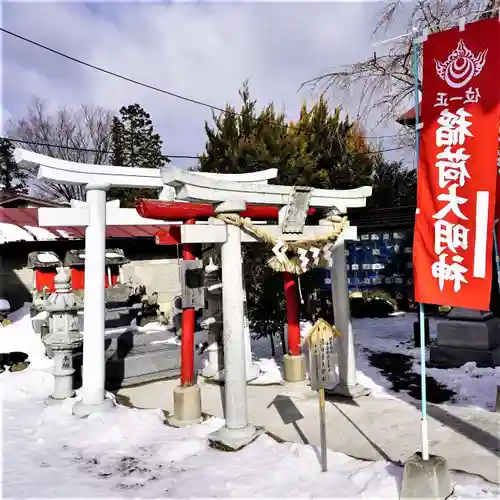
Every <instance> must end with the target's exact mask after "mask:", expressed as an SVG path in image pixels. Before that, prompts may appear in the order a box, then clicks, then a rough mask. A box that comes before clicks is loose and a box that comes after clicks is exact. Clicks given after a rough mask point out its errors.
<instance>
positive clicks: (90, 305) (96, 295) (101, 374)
mask: <svg viewBox="0 0 500 500" xmlns="http://www.w3.org/2000/svg"><path fill="white" fill-rule="evenodd" d="M109 187H110V186H109V184H87V186H86V191H87V205H88V214H89V221H88V226H87V228H86V229H85V296H84V319H83V360H84V363H83V367H82V399H81V401H78V402H77V403H76V404H75V405H74V406H73V414H74V415H76V416H77V417H80V418H84V417H88V416H89V415H91V414H92V413H96V412H101V411H105V410H108V409H109V408H111V407H112V406H113V400H112V399H110V398H108V397H106V391H105V389H104V387H105V381H106V372H105V366H106V360H105V351H104V330H105V314H106V313H105V307H106V305H105V295H104V294H105V288H106V283H105V279H106V278H105V276H106V193H107V191H108V189H109ZM90 361H91V362H90Z"/></svg>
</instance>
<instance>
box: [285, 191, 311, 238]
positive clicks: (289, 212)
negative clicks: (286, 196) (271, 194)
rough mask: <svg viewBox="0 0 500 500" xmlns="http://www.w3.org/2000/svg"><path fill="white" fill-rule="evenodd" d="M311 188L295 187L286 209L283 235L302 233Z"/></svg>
mask: <svg viewBox="0 0 500 500" xmlns="http://www.w3.org/2000/svg"><path fill="white" fill-rule="evenodd" d="M310 198H311V188H309V187H301V186H295V188H294V190H293V192H292V194H291V195H290V200H289V202H288V206H287V209H286V214H285V220H284V223H283V228H282V231H283V233H301V232H302V231H303V229H304V225H305V223H306V217H307V211H308V209H309V199H310Z"/></svg>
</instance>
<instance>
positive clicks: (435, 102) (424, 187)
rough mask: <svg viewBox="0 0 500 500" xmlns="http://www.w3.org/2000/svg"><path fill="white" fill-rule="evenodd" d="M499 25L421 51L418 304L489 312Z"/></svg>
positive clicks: (492, 22) (499, 104)
mask: <svg viewBox="0 0 500 500" xmlns="http://www.w3.org/2000/svg"><path fill="white" fill-rule="evenodd" d="M499 38H500V23H499V21H498V19H496V18H494V19H486V20H482V21H478V22H475V23H471V24H468V25H466V27H465V29H464V30H463V31H460V30H459V28H454V29H450V30H446V31H442V32H440V33H434V34H432V35H429V37H428V39H427V40H426V41H425V42H424V44H423V58H424V63H423V90H422V116H421V123H422V130H421V134H420V158H419V165H418V198H417V215H416V223H415V235H414V243H413V267H414V279H415V299H416V301H417V302H421V303H430V304H446V305H451V306H457V307H466V308H471V309H483V310H488V309H489V303H490V290H491V279H492V258H491V257H492V245H493V241H492V240H493V223H494V210H495V195H496V184H497V166H496V164H497V152H498V124H499V119H500V87H499V85H498V75H499V74H500V44H499V43H498V40H499Z"/></svg>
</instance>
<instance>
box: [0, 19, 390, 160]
mask: <svg viewBox="0 0 500 500" xmlns="http://www.w3.org/2000/svg"><path fill="white" fill-rule="evenodd" d="M0 31H2V32H3V33H6V34H7V35H11V36H13V37H15V38H18V39H19V40H23V41H24V42H27V43H30V44H32V45H35V46H36V47H39V48H41V49H43V50H46V51H48V52H51V53H52V54H56V55H58V56H61V57H63V58H65V59H68V60H69V61H72V62H75V63H77V64H81V65H82V66H86V67H87V68H91V69H95V70H96V71H100V72H101V73H105V74H106V75H110V76H114V77H115V78H119V79H120V80H124V81H126V82H129V83H133V84H135V85H139V86H140V87H144V88H147V89H150V90H154V91H156V92H161V93H162V94H166V95H169V96H171V97H175V98H176V99H180V100H182V101H186V102H190V103H192V104H197V105H199V106H203V107H205V108H209V109H211V110H212V111H219V112H221V113H224V114H226V115H234V116H243V115H242V114H241V113H238V112H237V111H230V110H228V109H224V108H221V107H219V106H214V105H213V104H209V103H206V102H204V101H199V100H198V99H193V98H191V97H187V96H184V95H181V94H177V93H175V92H170V91H169V90H165V89H162V88H159V87H155V86H154V85H149V84H148V83H144V82H140V81H139V80H135V79H134V78H130V77H128V76H124V75H121V74H119V73H116V72H114V71H110V70H107V69H105V68H101V67H100V66H96V65H95V64H91V63H89V62H87V61H83V60H82V59H78V58H76V57H73V56H70V55H69V54H66V53H64V52H61V51H59V50H56V49H53V48H51V47H48V46H47V45H43V44H42V43H40V42H37V41H35V40H32V39H30V38H26V37H24V36H22V35H19V34H18V33H14V32H13V31H9V30H6V29H5V28H1V27H0ZM263 122H264V123H268V124H271V125H276V126H279V127H281V128H285V129H291V130H297V131H300V130H301V129H300V127H296V126H293V125H282V124H281V123H278V122H276V121H272V120H263ZM382 137H384V136H380V138H382ZM386 137H387V136H386ZM367 138H368V137H367ZM369 138H370V139H378V138H379V137H369ZM380 152H383V151H380Z"/></svg>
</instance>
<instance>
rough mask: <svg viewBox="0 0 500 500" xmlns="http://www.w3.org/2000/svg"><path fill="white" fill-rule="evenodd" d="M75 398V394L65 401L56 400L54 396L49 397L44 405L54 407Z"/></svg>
mask: <svg viewBox="0 0 500 500" xmlns="http://www.w3.org/2000/svg"><path fill="white" fill-rule="evenodd" d="M74 397H75V394H73V395H72V396H70V397H69V398H64V399H56V398H53V397H52V396H49V397H48V398H45V400H44V403H45V404H46V405H47V406H54V405H59V404H61V403H64V402H65V401H67V400H68V399H73V398H74Z"/></svg>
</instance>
